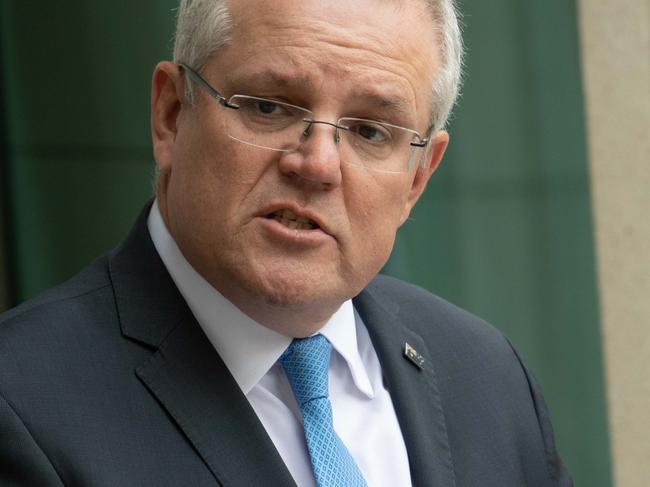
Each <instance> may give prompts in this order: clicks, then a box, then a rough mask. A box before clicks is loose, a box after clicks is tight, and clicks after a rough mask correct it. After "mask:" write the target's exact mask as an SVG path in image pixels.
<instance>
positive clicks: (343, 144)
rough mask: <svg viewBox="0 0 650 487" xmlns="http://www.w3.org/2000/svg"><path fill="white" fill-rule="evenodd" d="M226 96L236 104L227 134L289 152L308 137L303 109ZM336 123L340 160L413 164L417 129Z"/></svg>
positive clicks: (398, 167)
mask: <svg viewBox="0 0 650 487" xmlns="http://www.w3.org/2000/svg"><path fill="white" fill-rule="evenodd" d="M228 101H229V103H230V104H231V105H235V106H237V107H238V108H237V109H235V110H228V111H227V112H226V113H227V117H228V120H227V121H225V122H226V126H227V127H228V129H227V130H228V134H229V135H230V137H231V138H233V139H235V140H237V141H239V142H242V143H244V144H248V145H251V146H254V147H259V148H263V149H272V150H276V151H287V152H289V151H293V150H296V149H297V148H298V147H299V146H300V144H301V143H303V142H304V140H305V137H306V136H308V133H309V129H310V127H311V125H310V124H309V123H306V122H305V120H310V119H311V118H312V113H311V112H310V111H309V110H307V109H305V108H301V107H298V106H295V105H291V104H290V103H284V102H281V101H277V100H271V99H267V98H259V97H255V96H248V95H234V96H233V97H231V98H230V100H228ZM315 123H320V122H315ZM330 125H331V124H330ZM337 125H338V128H337V129H336V130H338V135H339V137H340V141H339V153H340V156H341V162H343V163H346V164H351V165H355V166H362V167H366V168H368V169H373V170H379V171H387V172H405V171H408V170H409V169H410V168H411V167H412V166H411V162H412V160H413V155H414V152H415V148H414V147H413V146H411V144H410V143H411V141H412V140H414V139H415V138H417V133H416V132H415V131H413V130H409V129H405V128H403V127H398V126H396V125H391V124H387V123H382V122H376V121H373V120H366V119H361V118H350V117H344V118H341V119H339V121H338V123H337Z"/></svg>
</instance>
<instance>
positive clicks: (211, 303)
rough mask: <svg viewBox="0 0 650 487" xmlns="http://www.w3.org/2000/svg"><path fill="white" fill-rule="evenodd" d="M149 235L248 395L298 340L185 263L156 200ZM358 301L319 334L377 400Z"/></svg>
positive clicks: (365, 391)
mask: <svg viewBox="0 0 650 487" xmlns="http://www.w3.org/2000/svg"><path fill="white" fill-rule="evenodd" d="M147 226H148V228H149V233H150V234H151V239H152V240H153V243H154V246H155V248H156V250H157V251H158V254H159V255H160V258H161V259H162V261H163V263H164V265H165V267H166V268H167V271H168V272H169V274H170V275H171V277H172V279H173V281H174V283H175V284H176V286H177V287H178V289H179V291H180V293H181V295H182V296H183V298H184V299H185V301H186V302H187V304H188V306H189V307H190V310H191V311H192V313H193V314H194V317H195V318H196V320H197V321H198V323H199V325H200V326H201V328H202V329H203V332H204V333H205V334H206V336H207V337H208V339H209V340H210V343H212V346H213V347H214V348H215V349H216V351H217V353H219V356H220V357H221V359H222V360H223V361H224V363H225V364H226V367H228V370H230V373H231V374H232V376H233V377H234V379H235V381H236V382H237V384H238V385H239V387H240V388H241V390H242V391H243V392H244V394H248V393H249V392H250V390H251V389H252V388H253V387H254V386H255V385H256V384H257V383H258V382H259V381H260V379H261V378H262V377H264V375H265V374H266V373H267V372H268V371H269V369H270V368H271V367H272V366H273V365H274V364H275V363H276V362H277V360H278V359H279V358H280V356H281V355H282V353H283V352H284V351H285V350H286V348H287V347H288V346H289V344H290V343H291V340H292V338H291V337H287V336H285V335H282V334H280V333H277V332H275V331H273V330H271V329H269V328H266V327H265V326H263V325H260V324H259V323H257V322H256V321H254V320H253V319H251V318H250V317H248V316H247V315H246V314H244V313H243V312H242V311H241V310H240V309H239V308H237V307H236V306H235V305H234V304H232V303H231V302H230V301H228V300H227V299H226V298H225V297H224V296H223V295H222V294H221V293H219V292H218V291H217V290H216V289H215V288H214V287H212V285H210V283H208V282H207V281H206V280H205V279H204V278H203V277H202V276H201V275H200V274H199V273H198V272H196V271H195V270H194V268H193V267H192V266H191V265H190V263H189V262H187V260H186V259H185V257H184V256H183V254H182V253H181V251H180V249H179V248H178V246H177V245H176V242H175V241H174V239H173V238H172V236H171V234H170V233H169V231H168V230H167V227H166V226H165V223H164V221H163V219H162V216H161V214H160V210H159V208H158V202H157V201H154V203H153V205H152V207H151V212H150V213H149V219H148V221H147ZM356 326H363V325H362V324H361V323H358V322H357V320H355V313H354V308H353V306H352V301H350V300H348V301H346V302H344V303H343V305H342V306H341V307H340V308H339V309H338V311H336V313H334V314H333V315H332V317H331V318H330V319H329V321H328V322H327V323H326V324H325V325H324V326H323V328H322V329H321V330H320V331H319V333H322V334H323V335H324V336H325V337H326V338H327V339H328V340H329V341H330V343H331V344H332V347H333V348H334V349H335V350H336V351H337V352H338V353H339V354H340V355H341V356H342V357H343V359H344V360H345V362H346V363H347V365H348V367H349V369H350V372H351V374H352V378H353V380H354V383H355V385H356V386H357V388H358V389H359V390H360V391H361V392H362V393H363V394H365V395H366V396H367V397H369V398H372V397H374V392H373V389H372V385H371V383H370V379H369V378H368V373H367V372H366V368H365V366H364V364H363V361H362V360H361V356H360V354H359V347H358V344H357V333H356Z"/></svg>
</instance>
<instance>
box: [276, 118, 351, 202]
mask: <svg viewBox="0 0 650 487" xmlns="http://www.w3.org/2000/svg"><path fill="white" fill-rule="evenodd" d="M279 169H280V172H282V173H283V174H285V175H286V176H288V177H290V178H292V179H294V180H295V181H296V182H298V183H300V184H303V185H308V186H315V187H318V188H319V189H326V190H329V189H333V188H335V187H337V186H339V185H340V184H341V158H340V155H339V148H338V141H337V132H336V125H334V124H330V123H327V122H309V121H308V122H307V126H306V129H305V131H304V133H303V136H302V139H301V143H300V145H299V146H298V147H297V148H296V150H295V151H292V152H287V153H285V154H283V155H282V157H281V158H280V162H279Z"/></svg>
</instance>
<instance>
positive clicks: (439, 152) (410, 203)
mask: <svg viewBox="0 0 650 487" xmlns="http://www.w3.org/2000/svg"><path fill="white" fill-rule="evenodd" d="M448 144H449V134H448V133H447V132H446V131H444V130H440V131H439V132H437V133H436V135H435V136H434V137H433V138H432V140H431V142H429V146H428V148H427V152H426V154H425V157H426V165H424V166H420V167H418V168H417V170H416V173H415V176H414V177H413V182H412V184H411V189H410V191H409V194H408V197H407V199H406V203H405V204H404V209H403V210H402V215H401V217H400V225H402V224H403V223H404V222H405V221H406V219H407V218H408V217H409V215H410V214H411V210H412V209H413V207H414V206H415V203H417V201H418V200H419V199H420V196H421V195H422V193H423V192H424V188H426V187H427V183H428V182H429V178H430V177H431V175H432V174H433V173H434V172H436V169H438V166H439V165H440V161H442V156H443V155H444V154H445V150H446V149H447V145H448Z"/></svg>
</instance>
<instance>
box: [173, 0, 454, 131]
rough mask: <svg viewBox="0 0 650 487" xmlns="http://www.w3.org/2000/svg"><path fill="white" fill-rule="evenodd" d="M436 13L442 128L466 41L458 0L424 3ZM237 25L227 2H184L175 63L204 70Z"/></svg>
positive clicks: (435, 110) (437, 117) (433, 121)
mask: <svg viewBox="0 0 650 487" xmlns="http://www.w3.org/2000/svg"><path fill="white" fill-rule="evenodd" d="M423 1H424V2H425V3H426V5H427V7H428V8H429V10H430V11H431V12H432V14H433V18H434V23H435V29H436V34H437V38H438V42H439V43H440V56H441V59H440V62H441V67H440V71H439V73H438V76H436V79H435V81H434V84H433V106H432V110H431V118H430V125H431V129H432V130H433V132H434V133H435V131H437V130H440V129H442V128H443V127H444V126H445V125H446V123H447V120H448V119H449V115H450V114H451V110H452V108H453V107H454V104H455V103H456V99H457V97H458V93H459V91H460V85H461V77H462V66H463V42H462V37H461V31H460V24H459V13H458V11H457V9H456V0H423ZM232 30H233V23H232V18H231V16H230V13H229V11H228V5H227V2H226V0H180V3H179V6H178V11H177V17H176V35H175V41H174V62H175V63H180V62H183V63H185V64H187V65H189V66H191V67H192V68H194V69H196V70H198V71H201V70H202V69H203V68H204V67H205V65H206V64H207V62H208V60H209V58H210V56H211V55H212V54H213V53H214V52H216V51H217V50H218V49H220V48H221V47H223V46H225V45H227V44H228V42H230V40H231V35H232ZM185 86H186V96H187V98H188V101H189V102H190V103H193V100H194V89H193V84H192V82H191V80H189V78H186V83H185Z"/></svg>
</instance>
